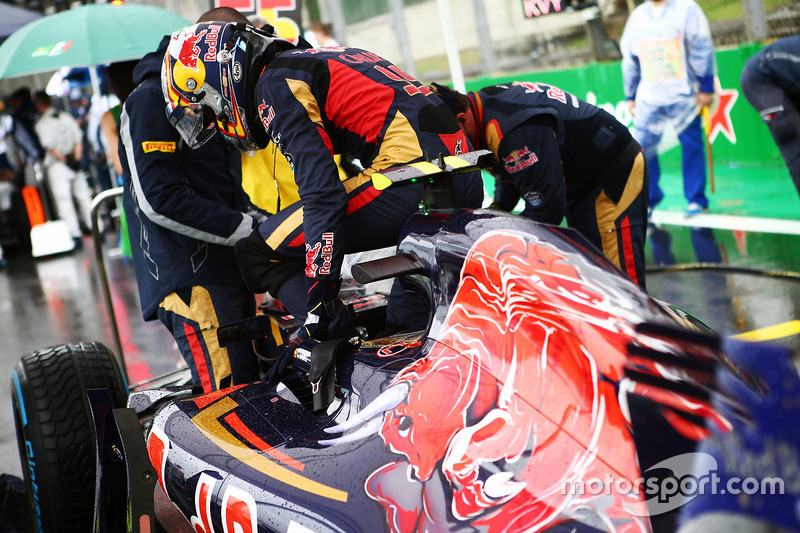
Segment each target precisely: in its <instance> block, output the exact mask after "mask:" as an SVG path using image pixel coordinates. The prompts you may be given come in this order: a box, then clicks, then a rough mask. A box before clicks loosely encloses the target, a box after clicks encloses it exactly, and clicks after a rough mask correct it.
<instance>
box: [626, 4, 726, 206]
mask: <svg viewBox="0 0 800 533" xmlns="http://www.w3.org/2000/svg"><path fill="white" fill-rule="evenodd" d="M620 51H621V52H622V79H623V86H624V91H625V97H626V98H627V99H628V100H635V101H636V109H635V115H634V119H633V126H634V128H635V135H636V139H637V140H638V141H639V144H641V145H642V148H643V149H644V151H645V156H646V157H647V159H648V164H649V167H650V206H651V207H655V206H656V205H657V204H658V203H659V202H660V201H661V200H662V199H663V197H664V193H663V192H662V190H661V188H660V187H659V184H658V182H659V177H660V167H659V164H658V154H657V147H658V143H659V142H660V141H661V138H662V136H663V133H664V128H665V127H666V125H667V123H670V124H671V125H672V127H673V128H674V129H675V132H676V133H677V134H678V139H679V140H680V143H681V151H682V163H683V184H684V195H685V197H686V200H687V202H688V203H690V204H691V203H695V204H698V205H699V206H700V207H707V206H708V198H706V195H705V188H706V166H705V153H704V152H703V150H704V144H703V134H702V128H701V124H700V117H699V116H698V111H699V110H698V109H697V92H698V90H699V91H700V92H704V93H713V92H714V73H715V62H714V45H713V42H712V40H711V30H710V29H709V25H708V20H707V19H706V16H705V14H704V13H703V11H702V9H701V8H700V6H698V5H697V4H696V3H695V2H694V1H693V0H666V3H665V4H664V5H663V7H660V8H659V7H654V6H653V4H652V3H651V2H645V3H644V4H642V5H640V6H639V7H637V8H636V9H634V10H633V12H632V13H631V15H630V17H628V21H627V22H626V24H625V30H624V31H623V33H622V37H621V39H620Z"/></svg>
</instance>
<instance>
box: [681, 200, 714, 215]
mask: <svg viewBox="0 0 800 533" xmlns="http://www.w3.org/2000/svg"><path fill="white" fill-rule="evenodd" d="M700 213H708V208H707V207H701V206H700V204H698V203H696V202H692V203H690V204H689V205H687V206H686V211H685V212H684V214H685V215H686V218H689V217H693V216H695V215H699V214H700Z"/></svg>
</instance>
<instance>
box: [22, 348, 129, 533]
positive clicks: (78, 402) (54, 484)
mask: <svg viewBox="0 0 800 533" xmlns="http://www.w3.org/2000/svg"><path fill="white" fill-rule="evenodd" d="M11 381H12V383H11V388H12V391H11V396H12V404H13V409H14V422H15V424H16V430H17V444H18V445H19V452H20V460H21V461H22V472H23V476H24V478H25V485H26V489H27V493H28V500H29V502H30V505H31V510H32V513H33V523H34V528H35V531H39V532H44V533H53V532H59V533H66V532H76V533H78V532H80V533H85V532H87V531H92V520H93V514H94V487H95V471H96V466H95V444H94V443H95V437H94V426H93V424H92V415H91V411H90V409H89V402H88V399H87V397H86V391H87V390H89V389H95V388H107V389H108V390H109V392H110V394H111V398H112V401H113V403H114V406H115V407H124V406H125V403H126V399H127V395H128V389H127V384H126V382H125V379H124V378H123V375H122V372H121V371H120V368H119V364H118V363H117V360H116V358H115V357H114V355H113V354H112V353H111V352H110V351H109V349H108V348H106V347H105V346H104V345H102V344H99V343H81V344H69V345H61V346H55V347H52V348H46V349H43V350H38V351H36V352H33V353H31V354H28V355H26V356H24V357H22V358H21V359H20V361H19V363H17V365H16V366H15V367H14V372H13V374H12V378H11Z"/></svg>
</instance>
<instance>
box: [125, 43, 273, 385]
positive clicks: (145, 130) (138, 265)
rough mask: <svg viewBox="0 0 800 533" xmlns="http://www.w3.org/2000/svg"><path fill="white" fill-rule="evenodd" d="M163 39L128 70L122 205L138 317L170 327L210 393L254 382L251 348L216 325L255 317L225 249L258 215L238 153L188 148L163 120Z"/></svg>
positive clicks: (218, 147)
mask: <svg viewBox="0 0 800 533" xmlns="http://www.w3.org/2000/svg"><path fill="white" fill-rule="evenodd" d="M169 41H170V38H169V36H166V37H164V39H163V40H162V42H161V44H160V45H159V48H158V50H156V51H155V52H152V53H150V54H148V55H146V56H145V57H144V58H143V59H142V60H141V62H140V63H139V64H138V65H137V66H136V69H135V70H134V74H133V75H134V82H135V83H136V84H137V85H138V86H137V88H136V89H135V90H134V91H133V92H132V93H131V94H130V96H128V98H127V99H126V101H125V105H124V108H123V111H122V113H121V115H120V125H119V132H120V144H119V156H120V161H121V163H122V167H123V176H122V179H123V188H124V192H123V206H124V209H125V214H126V216H127V221H128V231H129V235H130V240H131V248H132V254H133V262H134V270H135V273H136V281H137V284H138V287H139V299H140V301H141V305H142V314H143V316H144V319H145V320H155V319H156V317H157V318H158V319H159V320H160V321H161V322H162V323H163V324H164V325H165V326H166V327H167V329H169V331H170V332H171V333H172V335H173V337H174V338H175V341H176V342H177V344H178V348H179V349H180V352H181V355H182V356H183V358H184V360H185V361H186V363H187V364H188V366H189V368H190V369H191V372H192V380H193V382H194V383H195V384H196V385H202V387H203V390H204V392H211V391H214V390H217V389H221V388H224V387H229V386H231V385H238V384H241V383H246V382H250V381H255V380H257V379H259V377H260V371H259V365H258V360H257V358H256V355H255V353H254V351H253V348H252V344H251V343H250V342H240V343H235V344H232V345H229V346H227V347H222V346H220V344H219V341H218V338H217V328H218V327H219V326H220V325H225V324H230V323H233V322H237V321H240V320H244V319H246V318H250V317H252V316H254V315H255V313H256V300H255V296H254V295H253V293H252V292H251V291H250V290H248V288H247V286H246V285H245V284H244V281H243V280H242V276H241V274H240V273H239V269H238V268H237V266H236V261H235V259H234V253H233V245H234V244H235V243H236V242H237V241H239V240H240V239H242V238H244V237H246V236H247V235H249V234H250V232H251V231H252V230H253V228H255V227H256V226H257V225H258V222H259V220H260V219H264V218H266V214H265V213H260V212H258V211H257V210H256V209H255V207H253V206H252V204H251V203H250V200H249V198H248V197H247V195H246V194H245V192H244V191H243V189H242V186H241V155H240V154H239V152H238V151H237V150H235V149H234V148H232V147H231V146H230V145H229V144H227V143H225V142H223V141H222V139H221V138H220V137H219V136H217V137H216V138H214V139H211V140H210V141H209V142H208V143H207V144H205V146H203V148H202V150H195V149H193V147H191V146H187V145H186V143H185V142H184V141H183V140H182V139H181V136H180V135H178V132H177V131H176V130H175V128H173V127H172V125H171V124H170V122H169V121H168V120H167V117H166V115H165V114H164V98H163V96H162V91H161V77H160V73H161V66H162V64H163V62H164V54H165V52H166V49H167V45H168V44H169Z"/></svg>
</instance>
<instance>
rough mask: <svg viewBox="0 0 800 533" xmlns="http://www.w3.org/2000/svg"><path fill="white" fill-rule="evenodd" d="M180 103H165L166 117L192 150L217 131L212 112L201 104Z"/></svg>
mask: <svg viewBox="0 0 800 533" xmlns="http://www.w3.org/2000/svg"><path fill="white" fill-rule="evenodd" d="M182 104H183V103H181V104H180V105H177V106H173V105H172V103H169V104H167V118H168V119H169V122H170V124H172V126H173V127H174V128H175V129H176V130H178V133H180V135H181V137H182V138H183V140H184V142H186V145H187V146H188V147H189V148H191V149H192V150H194V149H195V148H199V147H200V146H203V145H204V144H205V143H206V142H207V141H208V140H209V139H210V138H211V137H212V136H213V135H214V134H215V133H216V132H217V127H216V121H215V116H214V112H213V111H212V110H211V109H210V108H209V107H208V106H205V105H203V104H192V103H188V102H186V105H185V106H184V105H182Z"/></svg>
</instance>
